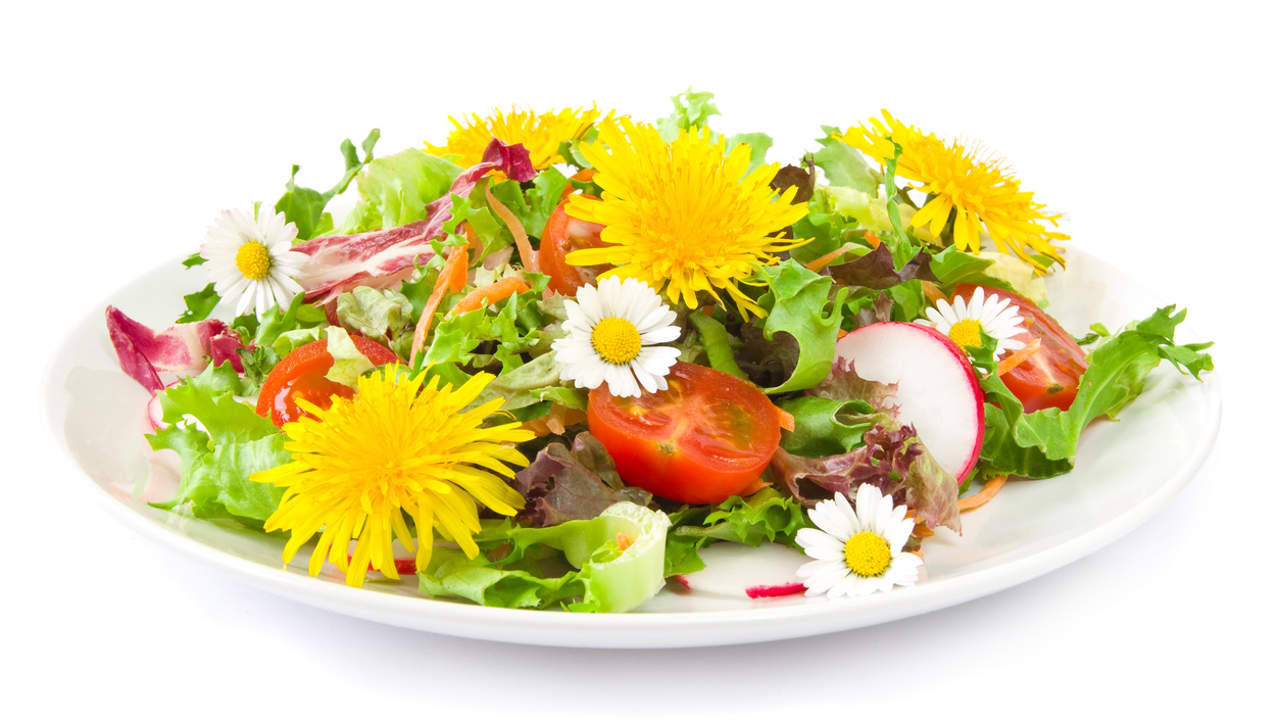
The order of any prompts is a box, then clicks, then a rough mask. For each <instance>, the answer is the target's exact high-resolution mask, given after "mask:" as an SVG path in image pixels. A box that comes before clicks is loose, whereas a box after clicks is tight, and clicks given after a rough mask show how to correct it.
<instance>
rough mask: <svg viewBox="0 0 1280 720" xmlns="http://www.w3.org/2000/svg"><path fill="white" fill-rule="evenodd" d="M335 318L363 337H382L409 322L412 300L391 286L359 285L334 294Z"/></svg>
mask: <svg viewBox="0 0 1280 720" xmlns="http://www.w3.org/2000/svg"><path fill="white" fill-rule="evenodd" d="M337 313H338V322H339V323H340V324H341V325H342V326H343V327H346V328H349V329H351V330H352V331H354V332H358V333H360V334H361V335H364V336H365V337H370V338H375V339H378V340H383V339H387V338H391V337H393V336H396V335H399V334H401V333H403V332H405V330H406V329H408V328H409V327H410V326H411V324H412V323H413V303H412V302H410V301H409V298H407V297H405V296H404V295H402V294H401V293H398V292H396V291H394V290H375V289H373V288H370V287H365V286H363V285H361V286H359V287H357V288H354V289H353V290H352V291H351V292H345V293H342V294H341V295H339V296H338V300H337Z"/></svg>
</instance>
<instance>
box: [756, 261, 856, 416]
mask: <svg viewBox="0 0 1280 720" xmlns="http://www.w3.org/2000/svg"><path fill="white" fill-rule="evenodd" d="M761 275H762V277H763V280H764V282H765V283H766V284H767V285H768V287H769V290H768V292H766V293H765V294H764V295H763V296H761V298H760V305H761V307H763V308H764V309H765V310H767V311H768V312H769V315H768V317H767V318H765V321H764V326H763V327H762V328H761V331H762V333H763V335H764V339H765V340H768V341H772V340H774V336H775V335H776V334H777V333H779V332H782V333H786V334H787V335H790V336H791V337H793V338H794V339H795V340H796V342H797V343H798V345H799V355H798V357H797V358H796V364H795V368H794V369H793V370H792V372H791V375H790V376H789V377H788V378H787V379H786V380H785V381H783V382H782V383H781V384H779V385H776V386H774V387H769V388H764V391H765V392H767V393H781V392H789V391H792V390H803V389H805V388H808V387H813V386H814V385H816V384H818V383H819V382H821V381H822V379H823V378H825V377H826V376H827V373H828V372H829V371H830V370H831V362H832V358H834V357H835V351H836V339H837V335H838V332H839V330H840V320H841V314H840V306H841V305H843V304H844V302H845V300H846V299H847V298H848V295H849V290H848V289H847V288H841V289H840V290H838V291H837V292H836V296H835V300H834V303H831V301H830V299H829V294H830V291H831V286H832V282H833V281H832V280H831V278H829V277H827V276H825V275H819V274H818V273H815V272H814V271H812V270H810V269H808V268H806V267H805V266H803V265H801V264H800V263H798V262H796V261H795V260H794V259H787V260H785V261H784V262H782V263H779V264H778V265H774V266H768V267H765V268H763V269H762V270H761Z"/></svg>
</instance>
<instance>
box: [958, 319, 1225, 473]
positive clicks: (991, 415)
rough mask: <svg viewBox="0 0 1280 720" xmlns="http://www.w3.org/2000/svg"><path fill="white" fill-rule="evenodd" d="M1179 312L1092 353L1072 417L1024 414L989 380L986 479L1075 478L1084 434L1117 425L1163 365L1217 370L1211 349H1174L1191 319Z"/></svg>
mask: <svg viewBox="0 0 1280 720" xmlns="http://www.w3.org/2000/svg"><path fill="white" fill-rule="evenodd" d="M1174 310H1175V308H1174V306H1172V305H1169V306H1166V307H1162V308H1160V309H1158V310H1156V311H1155V312H1154V313H1153V314H1152V315H1151V316H1150V317H1148V318H1146V319H1145V320H1140V321H1138V322H1134V323H1131V324H1130V325H1128V326H1127V327H1126V328H1125V329H1124V330H1122V331H1121V332H1118V333H1116V334H1114V335H1111V336H1110V337H1108V338H1106V339H1105V340H1103V341H1101V342H1100V343H1099V344H1098V346H1097V347H1096V348H1095V349H1094V350H1093V352H1092V353H1090V355H1089V367H1088V369H1087V370H1085V372H1084V375H1082V376H1081V378H1080V389H1079V390H1078V391H1077V393H1076V398H1075V400H1074V401H1073V402H1072V403H1071V407H1070V408H1068V409H1067V410H1066V411H1062V410H1060V409H1058V408H1048V409H1045V410H1037V411H1036V412H1033V413H1026V414H1024V413H1023V412H1022V404H1021V403H1020V402H1018V399H1017V397H1015V396H1014V395H1013V393H1012V392H1010V391H1009V389H1008V387H1006V386H1005V384H1004V382H1003V381H1002V380H1000V378H999V377H998V376H996V375H994V374H992V375H988V376H987V377H985V378H983V379H982V381H981V382H982V387H983V389H984V390H986V392H987V404H986V420H987V430H986V435H985V437H984V440H983V443H982V456H981V464H980V466H979V469H980V471H981V472H982V473H983V474H984V475H987V476H990V475H996V474H1007V475H1016V476H1019V477H1029V478H1045V477H1052V476H1054V475H1061V474H1062V473H1065V472H1068V471H1069V470H1071V468H1072V466H1073V465H1074V464H1075V455H1076V446H1077V444H1078V442H1079V440H1080V434H1081V433H1082V432H1083V431H1084V428H1085V427H1086V426H1088V424H1089V423H1090V422H1092V421H1093V420H1094V419H1096V418H1098V417H1101V416H1103V415H1106V416H1107V417H1111V418H1114V417H1115V416H1116V413H1118V412H1119V411H1120V410H1121V409H1122V408H1124V407H1125V406H1126V405H1128V404H1129V403H1130V402H1132V401H1133V399H1134V398H1136V397H1137V396H1138V393H1140V392H1142V388H1143V382H1144V380H1145V379H1146V377H1147V375H1148V374H1149V373H1150V372H1151V371H1152V370H1153V369H1154V368H1155V367H1156V365H1158V364H1159V363H1160V361H1161V360H1162V359H1163V360H1168V361H1169V362H1170V363H1172V364H1173V366H1174V367H1175V368H1176V369H1177V370H1178V371H1179V372H1187V373H1190V374H1191V375H1192V376H1193V377H1196V378H1199V377H1200V373H1202V372H1207V371H1209V370H1212V369H1213V359H1212V358H1211V357H1210V356H1209V355H1208V354H1207V353H1205V352H1203V351H1204V350H1206V349H1208V348H1209V347H1210V346H1211V345H1212V343H1190V344H1186V345H1177V344H1175V343H1174V339H1173V336H1174V330H1175V328H1176V327H1177V326H1178V324H1179V323H1181V322H1182V320H1183V319H1184V318H1185V317H1186V310H1182V311H1178V312H1174Z"/></svg>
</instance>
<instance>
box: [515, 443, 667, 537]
mask: <svg viewBox="0 0 1280 720" xmlns="http://www.w3.org/2000/svg"><path fill="white" fill-rule="evenodd" d="M511 486H512V487H514V488H515V489H516V491H517V492H519V493H520V494H521V495H523V496H524V498H525V508H524V510H522V511H520V514H518V515H516V521H517V522H519V523H520V524H522V525H526V526H532V527H548V526H550V525H558V524H560V523H562V522H565V521H568V520H586V519H590V518H593V517H595V516H597V515H599V514H600V512H601V511H602V510H604V509H605V508H607V507H609V506H610V505H612V504H614V503H616V502H621V501H623V500H626V501H630V502H633V503H636V504H637V505H648V504H649V501H650V500H651V499H652V498H653V496H652V495H650V494H649V493H647V492H645V491H644V490H641V489H639V488H634V487H628V486H626V485H624V484H623V482H622V478H621V477H620V476H619V475H618V471H617V469H616V468H615V467H614V464H613V459H612V458H610V457H609V452H608V451H607V450H605V449H604V445H601V444H600V441H599V440H597V439H595V437H594V436H592V435H591V433H587V432H583V433H578V435H577V437H575V438H574V439H573V447H572V448H569V447H566V446H565V445H564V444H563V443H552V444H550V445H548V446H546V447H545V448H543V449H542V450H541V451H540V452H539V453H538V455H537V457H535V458H534V459H533V462H532V463H529V466H528V467H526V468H524V469H523V470H521V471H520V472H518V473H516V476H515V478H514V479H512V481H511Z"/></svg>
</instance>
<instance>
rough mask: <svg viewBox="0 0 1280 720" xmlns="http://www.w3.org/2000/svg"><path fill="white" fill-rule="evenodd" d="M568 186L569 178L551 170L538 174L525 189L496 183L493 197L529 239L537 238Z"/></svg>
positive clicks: (519, 186)
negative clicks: (518, 222)
mask: <svg viewBox="0 0 1280 720" xmlns="http://www.w3.org/2000/svg"><path fill="white" fill-rule="evenodd" d="M567 187H569V178H567V177H565V176H564V173H562V172H560V171H559V170H557V169H555V168H553V167H551V168H547V169H546V170H543V171H542V172H540V173H538V176H537V177H535V178H534V179H533V183H532V185H530V186H529V187H528V188H524V187H521V183H518V182H515V181H513V180H505V181H503V182H500V183H497V184H496V185H494V186H493V195H494V197H496V198H498V200H499V201H501V202H502V204H503V205H506V206H507V209H508V210H510V211H511V212H512V214H514V215H515V216H516V217H517V218H518V219H519V220H520V224H521V225H523V226H524V231H525V232H526V233H528V234H529V236H530V237H535V238H540V237H542V233H543V231H544V230H546V228H547V220H549V219H550V218H551V213H553V212H555V209H556V206H557V205H559V204H560V198H561V196H562V195H563V193H564V190H565V188H567Z"/></svg>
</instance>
